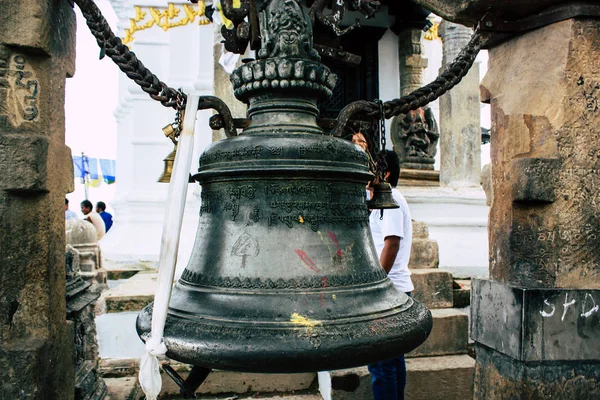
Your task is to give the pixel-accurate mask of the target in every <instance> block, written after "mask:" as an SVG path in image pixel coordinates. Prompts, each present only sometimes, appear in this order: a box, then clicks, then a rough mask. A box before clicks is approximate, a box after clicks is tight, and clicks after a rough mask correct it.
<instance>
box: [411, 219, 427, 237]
mask: <svg viewBox="0 0 600 400" xmlns="http://www.w3.org/2000/svg"><path fill="white" fill-rule="evenodd" d="M412 223H413V226H412V228H413V231H412V233H413V240H415V239H429V227H428V226H427V223H426V222H421V221H413V222H412Z"/></svg>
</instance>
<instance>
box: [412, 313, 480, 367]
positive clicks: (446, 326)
mask: <svg viewBox="0 0 600 400" xmlns="http://www.w3.org/2000/svg"><path fill="white" fill-rule="evenodd" d="M431 315H432V316H433V329H432V330H431V333H430V334H429V337H428V338H427V340H426V341H425V343H423V344H422V345H421V346H419V347H417V348H416V349H415V350H413V351H411V352H410V353H408V354H407V355H406V357H425V356H443V355H454V354H466V353H467V350H468V349H467V345H468V339H469V318H468V316H467V314H466V313H465V312H464V311H461V310H457V309H454V308H441V309H433V310H431Z"/></svg>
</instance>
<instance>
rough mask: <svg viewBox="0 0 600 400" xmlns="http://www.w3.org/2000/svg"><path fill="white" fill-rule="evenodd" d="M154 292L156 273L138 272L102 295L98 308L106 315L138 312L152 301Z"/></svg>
mask: <svg viewBox="0 0 600 400" xmlns="http://www.w3.org/2000/svg"><path fill="white" fill-rule="evenodd" d="M109 285H110V282H109ZM155 291H156V272H148V271H143V272H139V273H136V274H135V275H134V276H132V277H130V278H129V279H126V280H123V281H121V282H120V284H119V285H118V286H117V287H113V288H111V289H109V290H107V291H105V292H104V293H102V296H101V297H100V299H99V301H98V303H99V305H98V307H99V308H100V310H101V311H102V312H106V313H118V312H126V311H140V310H141V309H142V308H144V307H145V306H147V305H148V304H149V303H150V302H152V301H153V300H154V292H155Z"/></svg>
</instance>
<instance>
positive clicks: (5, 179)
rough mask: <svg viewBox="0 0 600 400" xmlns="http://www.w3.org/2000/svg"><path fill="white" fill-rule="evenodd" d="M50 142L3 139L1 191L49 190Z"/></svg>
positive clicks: (0, 141) (0, 138)
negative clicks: (48, 162)
mask: <svg viewBox="0 0 600 400" xmlns="http://www.w3.org/2000/svg"><path fill="white" fill-rule="evenodd" d="M47 159H48V139H47V138H45V137H43V136H29V135H27V136H24V135H0V169H1V170H2V174H0V190H10V191H41V192H43V191H47V190H48V184H47V181H48V176H47V174H48V168H47V161H48V160H47Z"/></svg>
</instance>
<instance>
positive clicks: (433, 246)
mask: <svg viewBox="0 0 600 400" xmlns="http://www.w3.org/2000/svg"><path fill="white" fill-rule="evenodd" d="M439 265H440V250H439V247H438V243H437V241H435V240H430V239H413V242H412V247H411V249H410V261H409V264H408V267H409V268H410V269H423V268H437V267H438V266H439Z"/></svg>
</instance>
